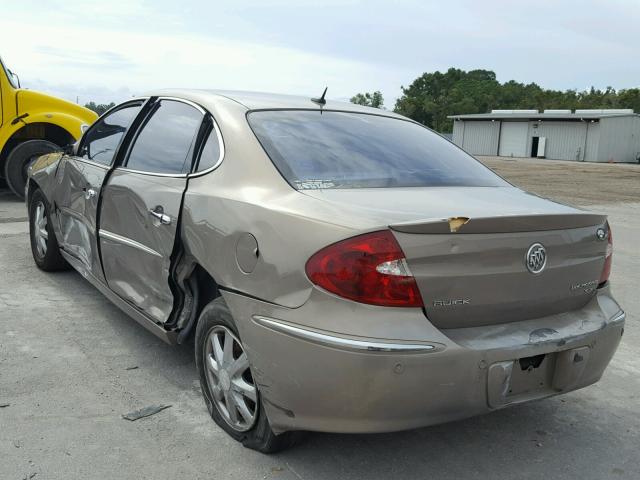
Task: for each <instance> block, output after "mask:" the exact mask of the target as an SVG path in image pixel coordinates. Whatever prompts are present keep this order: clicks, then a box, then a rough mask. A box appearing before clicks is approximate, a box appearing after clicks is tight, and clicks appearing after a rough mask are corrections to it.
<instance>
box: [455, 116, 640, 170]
mask: <svg viewBox="0 0 640 480" xmlns="http://www.w3.org/2000/svg"><path fill="white" fill-rule="evenodd" d="M449 118H452V119H453V120H454V122H453V142H454V143H455V144H456V145H458V146H460V147H462V148H463V149H464V150H466V151H467V152H469V153H471V154H472V155H499V156H503V157H540V158H550V159H554V160H578V161H587V162H633V163H635V162H640V115H638V114H635V113H633V110H626V109H624V110H576V111H575V112H573V113H572V112H571V110H545V111H544V113H540V112H538V110H492V111H491V113H480V114H469V115H452V116H450V117H449Z"/></svg>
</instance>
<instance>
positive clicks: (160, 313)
mask: <svg viewBox="0 0 640 480" xmlns="http://www.w3.org/2000/svg"><path fill="white" fill-rule="evenodd" d="M185 187H186V178H184V177H168V176H154V175H147V174H142V173H133V172H131V171H127V170H125V169H116V170H115V171H114V172H113V174H112V176H111V177H110V179H109V182H108V183H107V185H106V186H105V188H104V192H103V200H102V202H103V203H102V210H101V220H100V245H101V253H102V262H103V265H104V272H105V276H106V280H107V283H108V285H109V287H110V288H111V289H112V290H113V291H114V292H115V293H116V294H118V295H120V296H121V297H122V298H124V299H125V300H127V301H129V302H131V303H133V304H134V305H135V306H137V307H138V308H140V309H141V310H143V311H144V312H145V313H146V314H148V315H149V316H151V317H152V318H153V319H155V320H156V321H158V322H164V321H166V320H167V319H168V317H169V314H170V313H171V310H172V309H173V293H172V292H171V288H170V286H169V269H170V267H171V253H172V251H173V247H174V243H175V238H176V232H177V227H178V222H179V217H180V208H181V205H182V194H183V192H184V189H185ZM152 211H153V212H155V213H156V214H157V215H154V214H153V213H152ZM160 211H161V212H162V213H160ZM159 215H164V216H165V221H164V222H163V221H162V220H161V218H159ZM167 221H168V223H167Z"/></svg>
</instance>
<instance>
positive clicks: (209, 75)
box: [0, 0, 640, 108]
mask: <svg viewBox="0 0 640 480" xmlns="http://www.w3.org/2000/svg"><path fill="white" fill-rule="evenodd" d="M639 25H640V0H602V1H595V0H581V1H573V0H555V1H552V0H536V1H535V2H522V1H517V0H516V1H514V0H483V1H478V0H459V1H458V0H448V1H446V2H444V1H442V0H440V1H428V0H404V1H392V0H387V1H379V0H370V1H364V0H362V1H359V0H343V1H337V0H326V1H310V0H235V1H228V0H182V1H167V0H153V1H152V0H102V1H99V2H95V1H93V0H82V1H79V0H20V1H12V0H0V56H2V58H3V59H4V62H5V64H6V65H7V66H8V67H9V68H11V69H12V70H13V71H14V72H16V73H17V74H18V75H19V76H20V79H21V82H22V85H23V86H24V87H27V88H31V89H33V90H40V91H45V92H48V93H52V94H55V95H58V96H61V97H64V98H67V99H69V100H72V101H74V102H75V101H78V102H80V103H86V102H89V101H95V102H97V103H109V102H111V101H114V102H120V101H123V100H125V99H127V98H129V97H131V96H134V95H140V94H143V93H145V92H146V91H148V90H152V89H155V88H174V87H188V88H220V89H231V90H256V91H266V92H277V93H291V94H301V95H310V96H311V95H313V96H317V95H318V94H320V93H321V92H322V90H323V89H324V87H325V86H328V87H329V90H328V92H327V97H329V98H333V99H341V100H346V99H349V98H350V97H351V96H352V95H354V94H356V93H358V92H365V91H374V90H380V91H381V92H382V93H383V95H384V98H385V105H386V106H387V107H388V108H393V104H394V102H395V99H396V98H397V97H399V96H400V95H401V94H402V90H401V87H402V86H408V85H409V84H411V83H412V82H413V80H414V79H415V78H417V77H418V76H419V75H421V74H422V73H424V72H433V71H435V70H440V71H444V70H446V69H448V68H449V67H456V68H461V69H465V70H469V69H475V68H483V69H489V70H493V71H495V72H496V74H497V77H498V80H500V81H502V82H504V81H507V80H511V79H513V80H517V81H519V82H525V83H529V82H535V83H537V84H539V85H541V86H542V87H545V88H554V89H562V90H564V89H569V88H571V89H578V90H583V89H587V88H590V87H591V86H595V87H596V88H605V87H607V86H613V87H614V88H616V89H622V88H632V87H639V86H640V28H638V26H639Z"/></svg>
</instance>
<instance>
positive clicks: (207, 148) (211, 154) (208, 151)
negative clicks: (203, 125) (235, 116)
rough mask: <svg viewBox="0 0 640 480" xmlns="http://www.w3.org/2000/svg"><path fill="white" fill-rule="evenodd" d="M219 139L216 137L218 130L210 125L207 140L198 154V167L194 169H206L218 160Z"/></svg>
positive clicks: (200, 170) (199, 170)
mask: <svg viewBox="0 0 640 480" xmlns="http://www.w3.org/2000/svg"><path fill="white" fill-rule="evenodd" d="M220 150H221V149H220V141H219V139H218V132H217V131H216V130H215V129H214V128H213V125H212V126H211V130H210V132H209V135H208V136H207V141H206V142H205V143H204V146H203V147H202V153H201V154H200V160H199V161H198V168H197V170H196V171H198V172H202V171H203V170H208V169H209V168H211V167H214V166H215V165H217V164H218V163H219V161H220V154H221V152H220Z"/></svg>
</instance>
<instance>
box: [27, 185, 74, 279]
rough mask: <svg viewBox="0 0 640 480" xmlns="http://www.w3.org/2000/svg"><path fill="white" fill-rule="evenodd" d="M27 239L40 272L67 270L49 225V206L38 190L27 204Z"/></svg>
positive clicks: (51, 227)
mask: <svg viewBox="0 0 640 480" xmlns="http://www.w3.org/2000/svg"><path fill="white" fill-rule="evenodd" d="M29 238H30V239H31V253H32V255H33V260H34V261H35V262H36V265H37V266H38V268H39V269H40V270H44V271H45V272H55V271H58V270H67V269H69V264H68V263H67V261H66V260H65V259H64V258H63V256H62V254H61V253H60V248H59V247H58V240H57V239H56V234H55V232H54V231H53V226H52V225H51V217H50V216H49V204H48V203H47V199H46V198H45V196H44V194H43V193H42V191H41V190H39V189H36V190H35V191H34V192H33V194H32V195H31V200H30V202H29Z"/></svg>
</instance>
